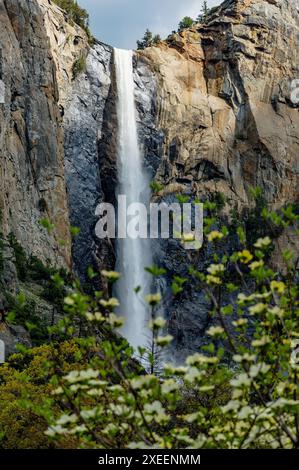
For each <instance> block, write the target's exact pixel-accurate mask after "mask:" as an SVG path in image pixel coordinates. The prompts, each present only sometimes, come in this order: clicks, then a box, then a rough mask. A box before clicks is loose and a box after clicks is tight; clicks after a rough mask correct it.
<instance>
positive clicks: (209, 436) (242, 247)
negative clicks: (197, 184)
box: [47, 202, 299, 449]
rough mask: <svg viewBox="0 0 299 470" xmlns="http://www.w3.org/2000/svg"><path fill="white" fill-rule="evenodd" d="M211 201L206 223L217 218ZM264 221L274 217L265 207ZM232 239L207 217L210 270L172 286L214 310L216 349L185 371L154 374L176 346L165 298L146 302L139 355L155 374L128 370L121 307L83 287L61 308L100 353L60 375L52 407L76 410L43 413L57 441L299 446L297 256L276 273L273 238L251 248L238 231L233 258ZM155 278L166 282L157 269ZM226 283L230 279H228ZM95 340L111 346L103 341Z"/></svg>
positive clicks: (193, 271) (211, 332)
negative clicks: (147, 341) (147, 335)
mask: <svg viewBox="0 0 299 470" xmlns="http://www.w3.org/2000/svg"><path fill="white" fill-rule="evenodd" d="M213 204H214V203H211V202H210V203H209V217H207V218H208V219H210V218H211V217H213V211H215V210H217V204H216V205H213ZM263 217H264V218H265V219H267V218H271V220H272V221H273V220H274V219H275V218H274V217H273V214H272V213H271V212H269V211H267V210H266V209H264V213H263ZM297 221H298V216H297V215H296V213H295V212H294V209H292V208H290V207H289V206H288V207H287V209H285V210H283V211H282V215H281V216H278V219H276V221H275V223H276V224H278V225H279V226H284V227H285V226H287V227H291V226H292V224H294V223H297ZM228 236H229V230H228V229H227V228H226V227H223V229H221V231H217V230H211V224H210V221H209V220H208V221H207V223H206V226H205V243H206V244H210V245H211V249H212V250H213V253H214V255H213V259H214V262H212V263H211V264H208V265H207V266H204V267H202V269H201V270H200V271H198V268H196V267H195V266H190V269H189V275H188V276H186V277H184V278H182V277H180V276H174V277H173V283H172V288H173V294H174V295H178V294H180V293H181V292H183V290H184V289H185V286H187V284H188V286H189V288H190V286H192V289H194V291H199V292H205V294H206V297H207V299H209V301H210V304H211V311H210V318H211V324H210V326H209V327H208V330H207V331H206V335H207V336H209V337H210V338H211V340H210V342H209V343H208V344H206V346H204V347H203V348H202V350H200V351H198V352H197V353H195V354H194V355H192V356H190V357H188V358H187V360H186V363H185V364H184V365H182V366H177V365H172V364H164V367H161V364H160V365H159V364H158V365H157V359H159V353H160V351H161V350H162V351H163V349H164V348H165V347H166V348H167V347H169V343H170V342H171V340H172V338H171V336H170V335H168V334H167V331H166V329H167V324H166V321H165V319H163V318H160V317H159V316H157V312H158V310H159V304H160V302H161V295H160V294H159V293H153V294H150V295H148V296H147V297H146V298H145V300H146V302H147V303H148V304H149V306H150V309H151V321H150V324H149V327H150V329H151V331H152V338H151V345H150V348H144V349H142V348H140V349H139V353H140V355H141V356H142V359H141V362H142V363H143V364H145V365H146V366H145V367H146V368H148V373H145V371H144V370H142V368H140V367H138V366H136V367H134V366H133V365H132V359H131V358H132V348H130V347H129V346H128V343H127V342H126V341H125V340H121V338H120V337H119V336H118V335H115V334H114V331H115V330H116V331H117V330H118V329H119V328H120V327H121V326H122V324H123V319H122V318H120V317H118V316H117V315H116V314H115V313H114V309H115V308H116V307H117V306H118V301H117V299H114V298H107V299H104V298H103V295H102V293H99V295H95V298H92V297H89V296H86V295H83V294H82V293H81V292H80V291H79V290H78V291H77V292H73V293H72V294H71V295H69V296H68V297H67V298H66V299H65V304H66V311H67V313H68V315H69V318H68V317H65V318H64V319H63V320H62V322H61V324H60V329H61V330H62V331H64V332H65V333H67V334H70V335H73V334H74V329H73V328H72V324H74V322H75V323H78V322H79V323H80V324H81V329H82V330H84V331H85V332H86V334H89V335H90V337H89V341H90V345H92V347H93V348H96V349H99V350H100V354H96V355H93V356H92V357H91V358H90V360H89V361H88V364H86V369H85V370H84V371H82V370H78V369H77V370H76V369H74V370H73V371H72V372H71V373H69V374H67V375H64V376H63V377H61V376H60V377H58V376H57V375H55V382H56V384H57V388H56V391H55V397H56V400H57V401H56V406H58V407H60V406H61V404H63V403H64V402H65V400H66V399H67V400H68V403H71V404H72V406H71V410H72V411H69V410H65V411H64V412H63V413H62V414H61V416H60V417H59V418H58V419H57V417H55V414H54V413H53V414H52V416H50V415H48V419H49V424H50V425H49V428H48V431H47V434H48V436H49V437H51V438H53V439H54V440H55V441H56V440H58V441H57V442H59V439H61V438H64V439H65V438H67V437H68V436H77V437H78V439H79V441H80V445H81V446H82V447H85V448H108V449H110V448H136V447H137V448H139V447H141V448H145V447H149V448H166V449H172V448H173V449H178V448H186V447H188V448H196V449H197V448H233V449H237V448H253V447H254V448H259V447H261V448H265V447H269V448H277V447H282V448H297V447H298V446H299V429H298V426H297V422H298V415H299V400H298V381H297V380H298V379H297V376H298V367H299V366H298V362H296V360H295V357H294V347H295V345H296V344H298V338H299V333H298V312H299V301H298V298H299V295H298V294H299V287H298V284H297V282H296V265H297V259H296V256H295V254H294V253H291V252H290V251H289V250H288V252H285V253H284V255H283V256H284V259H285V261H286V265H285V266H284V269H283V270H282V271H281V272H279V273H278V272H276V271H274V270H273V268H271V267H270V266H268V265H267V260H268V250H269V247H270V246H271V244H272V240H271V237H270V236H266V237H263V238H259V239H256V240H255V242H254V243H253V245H252V246H251V247H247V246H246V237H245V234H244V231H243V230H242V229H241V228H240V229H239V230H238V231H237V236H238V237H239V238H240V240H239V245H238V244H237V245H236V249H235V251H233V252H231V251H227V249H226V246H228V245H226V244H225V241H226V239H227V237H228ZM148 272H150V273H151V274H153V276H160V275H163V274H164V271H162V270H161V271H160V268H157V267H152V268H149V269H148ZM232 272H234V275H233V276H232V274H231V273H232ZM108 275H109V273H107V272H106V276H108ZM113 277H115V273H114V274H113ZM231 277H233V279H234V282H232V281H231V280H229V281H228V279H231ZM99 331H101V332H102V335H103V336H102V337H104V338H105V339H104V341H99V340H98V334H96V332H99ZM165 333H166V334H165ZM157 366H158V367H157ZM157 371H158V373H157Z"/></svg>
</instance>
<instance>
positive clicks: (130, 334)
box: [114, 49, 153, 349]
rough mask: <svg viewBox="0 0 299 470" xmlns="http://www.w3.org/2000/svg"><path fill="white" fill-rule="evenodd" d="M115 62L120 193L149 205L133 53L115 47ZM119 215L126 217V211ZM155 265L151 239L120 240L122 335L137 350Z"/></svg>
mask: <svg viewBox="0 0 299 470" xmlns="http://www.w3.org/2000/svg"><path fill="white" fill-rule="evenodd" d="M114 61H115V73H116V84H117V96H118V99H117V117H118V154H117V171H118V187H117V195H126V198H127V207H128V206H129V205H130V204H132V203H138V202H140V203H143V204H145V205H149V203H150V196H151V195H150V188H149V185H150V178H149V175H148V174H147V171H146V169H145V168H144V163H143V155H142V153H141V151H140V148H139V143H138V132H137V122H136V112H137V111H136V107H135V96H134V75H133V52H132V51H127V50H122V49H114ZM130 215H132V216H133V215H134V214H130ZM119 216H120V217H122V216H123V217H126V214H119ZM144 223H147V221H144ZM152 264H153V260H152V254H151V240H150V239H141V238H136V239H132V238H129V237H125V238H118V239H117V264H116V269H117V271H119V272H120V273H121V274H122V276H121V278H120V280H119V281H118V283H117V286H116V288H115V294H116V297H117V298H118V299H119V302H120V307H119V310H118V313H119V314H120V315H122V316H124V317H125V318H126V321H125V324H124V326H123V328H122V330H121V334H122V335H123V336H124V337H125V338H126V339H127V340H128V342H129V343H130V344H131V346H133V347H134V348H135V349H136V348H137V347H138V346H142V347H144V346H146V345H147V343H148V336H149V331H148V327H147V324H148V321H149V313H150V312H149V307H148V305H147V304H146V302H145V299H144V297H145V296H146V294H148V293H149V290H150V285H151V278H150V275H149V274H148V273H147V272H146V271H145V267H148V266H152ZM137 290H138V292H136V291H137Z"/></svg>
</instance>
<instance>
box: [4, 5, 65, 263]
mask: <svg viewBox="0 0 299 470" xmlns="http://www.w3.org/2000/svg"><path fill="white" fill-rule="evenodd" d="M0 23H1V29H0V79H1V81H2V84H3V87H4V99H3V100H2V101H3V103H2V104H0V123H1V124H0V126H1V127H0V171H1V176H0V208H1V216H2V223H1V225H2V232H3V234H4V235H7V234H9V233H10V232H13V233H14V234H15V236H16V237H17V239H18V240H19V241H20V243H21V244H22V245H23V247H24V248H25V249H26V251H27V252H28V253H32V254H34V255H36V256H38V257H39V258H41V259H43V260H44V261H45V260H48V259H49V260H50V261H51V262H52V263H53V264H57V265H64V266H68V267H70V266H71V256H70V235H69V217H68V207H67V198H66V185H65V178H64V150H63V129H62V115H61V109H60V108H59V90H58V86H57V78H56V67H55V62H54V60H53V56H52V53H51V48H50V43H49V38H48V36H47V31H46V30H45V24H44V16H43V13H42V10H41V8H40V5H39V4H38V3H37V2H36V1H27V0H26V1H25V0H5V1H4V0H1V2H0ZM43 218H48V219H50V220H51V222H52V223H53V224H55V227H56V228H55V231H54V232H53V234H52V235H51V236H49V235H48V234H47V233H46V232H45V230H44V229H43V228H42V227H41V225H40V224H39V221H40V220H41V219H43ZM61 240H64V245H63V246H62V245H61V243H59V241H61Z"/></svg>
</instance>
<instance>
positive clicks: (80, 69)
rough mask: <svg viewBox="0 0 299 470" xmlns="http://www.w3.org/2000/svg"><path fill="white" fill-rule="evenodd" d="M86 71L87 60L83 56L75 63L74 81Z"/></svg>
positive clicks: (73, 69) (73, 68) (73, 70)
mask: <svg viewBox="0 0 299 470" xmlns="http://www.w3.org/2000/svg"><path fill="white" fill-rule="evenodd" d="M85 71H86V58H85V57H84V56H83V55H81V56H80V57H79V58H78V59H77V60H76V61H75V62H74V63H73V67H72V73H73V80H75V78H77V77H78V75H80V74H81V73H84V72H85Z"/></svg>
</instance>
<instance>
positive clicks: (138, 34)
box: [78, 0, 222, 49]
mask: <svg viewBox="0 0 299 470" xmlns="http://www.w3.org/2000/svg"><path fill="white" fill-rule="evenodd" d="M221 1H222V0H207V2H208V6H215V5H219V4H220V3H221ZM78 3H79V5H80V6H82V7H84V8H85V9H86V10H87V11H88V12H89V14H90V28H91V31H92V33H93V35H94V36H95V37H96V38H97V39H99V40H100V41H102V42H105V43H107V44H110V45H111V46H114V47H119V48H121V49H135V48H136V40H137V39H141V38H142V36H143V34H144V32H145V30H146V28H149V29H150V30H151V31H152V32H153V33H155V34H157V33H159V34H160V35H161V37H162V38H163V37H166V36H168V34H170V33H171V31H173V30H174V29H177V26H178V23H179V21H180V20H181V19H182V18H183V17H184V16H191V17H192V18H196V17H197V16H198V14H199V13H200V10H201V6H202V3H203V1H202V0H78Z"/></svg>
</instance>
